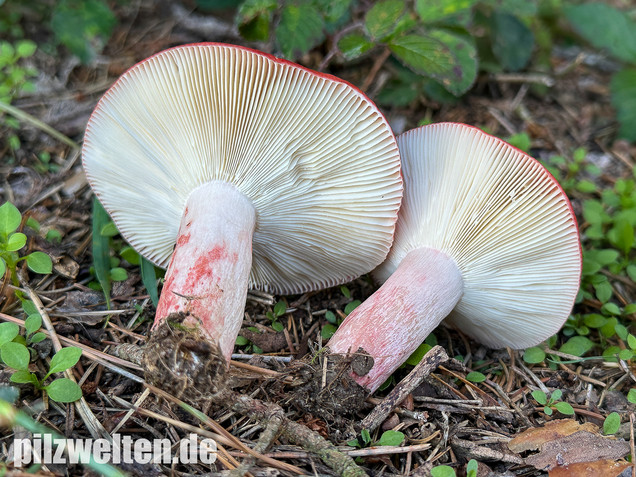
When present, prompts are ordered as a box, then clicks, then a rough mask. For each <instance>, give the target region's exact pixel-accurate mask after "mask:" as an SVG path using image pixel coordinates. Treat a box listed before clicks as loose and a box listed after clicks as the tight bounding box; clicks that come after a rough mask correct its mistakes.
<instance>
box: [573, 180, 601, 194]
mask: <svg viewBox="0 0 636 477" xmlns="http://www.w3.org/2000/svg"><path fill="white" fill-rule="evenodd" d="M596 189H597V187H596V184H594V182H591V181H588V180H582V181H578V182H577V183H576V190H578V191H579V192H583V193H584V194H591V193H593V192H596Z"/></svg>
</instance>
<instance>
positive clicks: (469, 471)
mask: <svg viewBox="0 0 636 477" xmlns="http://www.w3.org/2000/svg"><path fill="white" fill-rule="evenodd" d="M478 470H479V464H478V463H477V461H476V460H475V459H470V460H469V461H468V464H466V477H477V471H478Z"/></svg>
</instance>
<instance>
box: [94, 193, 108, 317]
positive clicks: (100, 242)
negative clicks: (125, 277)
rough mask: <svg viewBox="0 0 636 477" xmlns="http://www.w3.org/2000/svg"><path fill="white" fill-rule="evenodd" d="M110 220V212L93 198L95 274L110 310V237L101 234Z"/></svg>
mask: <svg viewBox="0 0 636 477" xmlns="http://www.w3.org/2000/svg"><path fill="white" fill-rule="evenodd" d="M108 222H110V218H109V217H108V213H107V212H106V210H104V208H103V207H102V204H100V203H99V201H98V200H97V198H94V199H93V267H94V268H95V276H96V277H97V280H98V281H99V284H100V285H101V287H102V290H103V291H104V296H105V298H106V307H107V308H108V309H109V310H110V284H111V282H110V252H109V248H108V247H109V240H108V237H104V236H102V235H101V233H100V231H101V230H102V228H103V227H104V225H106V224H107V223H108Z"/></svg>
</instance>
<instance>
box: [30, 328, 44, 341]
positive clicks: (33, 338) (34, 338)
mask: <svg viewBox="0 0 636 477" xmlns="http://www.w3.org/2000/svg"><path fill="white" fill-rule="evenodd" d="M45 339H46V335H45V334H44V333H42V332H41V331H39V332H37V333H35V334H34V335H33V336H31V337H30V338H29V343H30V344H36V343H39V342H40V341H44V340H45Z"/></svg>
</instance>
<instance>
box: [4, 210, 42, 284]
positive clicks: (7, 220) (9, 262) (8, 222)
mask: <svg viewBox="0 0 636 477" xmlns="http://www.w3.org/2000/svg"><path fill="white" fill-rule="evenodd" d="M21 224H22V215H21V214H20V211H19V210H18V209H17V207H16V206H15V205H13V204H12V203H10V202H5V203H4V204H3V205H2V206H0V277H4V276H5V274H7V273H8V274H9V279H10V280H11V283H12V284H13V285H15V286H18V285H19V284H20V280H19V279H18V275H17V267H18V264H19V263H20V262H21V261H25V262H26V264H27V267H28V268H29V269H30V270H31V271H33V272H35V273H41V274H47V273H51V271H52V269H53V264H52V262H51V257H49V256H48V255H47V254H45V253H44V252H31V253H30V254H28V255H24V256H20V253H19V252H20V250H22V249H23V248H24V247H25V246H26V242H27V237H26V235H25V234H23V233H22V232H18V229H19V228H20V225H21Z"/></svg>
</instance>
